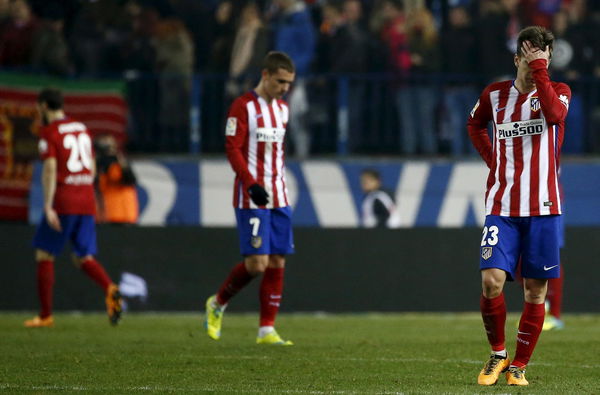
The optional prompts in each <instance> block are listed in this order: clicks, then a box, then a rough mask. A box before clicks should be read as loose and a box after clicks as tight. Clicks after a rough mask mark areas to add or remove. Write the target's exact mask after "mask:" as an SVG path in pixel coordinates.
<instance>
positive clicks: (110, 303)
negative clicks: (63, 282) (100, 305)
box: [71, 215, 122, 325]
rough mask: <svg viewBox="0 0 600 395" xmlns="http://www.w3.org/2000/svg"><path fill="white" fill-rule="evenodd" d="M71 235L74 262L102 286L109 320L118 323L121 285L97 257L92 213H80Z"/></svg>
mask: <svg viewBox="0 0 600 395" xmlns="http://www.w3.org/2000/svg"><path fill="white" fill-rule="evenodd" d="M77 217H79V218H78V221H77V224H76V227H75V229H74V232H73V234H72V236H71V242H72V244H73V251H74V252H73V256H72V258H73V263H74V264H75V266H77V267H78V268H79V269H81V271H82V272H83V273H85V274H86V275H87V276H88V277H89V278H91V279H92V280H93V281H94V282H95V283H96V284H98V285H99V286H100V288H102V290H103V292H104V297H105V299H104V301H105V304H106V312H107V314H108V319H109V322H110V323H111V324H113V325H116V324H117V323H118V322H119V320H120V319H121V313H122V300H121V294H120V293H119V287H118V286H117V285H116V284H115V283H114V282H113V281H112V280H111V278H110V276H109V275H108V273H107V272H106V269H105V268H104V267H103V266H102V264H100V262H98V260H97V259H96V258H95V255H96V253H97V245H96V224H95V220H94V217H93V216H92V215H79V216H77Z"/></svg>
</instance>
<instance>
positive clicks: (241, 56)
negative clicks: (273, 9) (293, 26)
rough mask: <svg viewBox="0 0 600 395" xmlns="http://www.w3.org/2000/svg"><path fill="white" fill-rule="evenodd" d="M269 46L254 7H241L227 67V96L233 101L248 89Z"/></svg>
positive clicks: (258, 11) (249, 5)
mask: <svg viewBox="0 0 600 395" xmlns="http://www.w3.org/2000/svg"><path fill="white" fill-rule="evenodd" d="M268 47H269V32H268V30H267V28H266V27H265V26H264V24H263V22H262V20H261V15H260V10H259V9H258V5H257V4H256V3H254V2H249V3H248V4H246V5H245V6H244V8H242V11H241V15H240V23H239V25H238V28H237V31H236V34H235V40H234V43H233V50H232V52H231V65H230V66H229V81H228V83H227V87H226V90H227V95H228V97H229V98H230V99H232V100H233V99H234V98H236V97H237V96H239V95H241V94H242V93H244V92H246V91H248V90H250V89H251V88H252V87H253V86H254V84H255V83H256V81H255V76H256V75H258V74H259V73H260V69H261V66H262V61H263V59H264V57H265V55H266V54H267V51H268Z"/></svg>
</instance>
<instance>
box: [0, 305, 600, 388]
mask: <svg viewBox="0 0 600 395" xmlns="http://www.w3.org/2000/svg"><path fill="white" fill-rule="evenodd" d="M29 317H30V315H28V314H22V313H19V314H17V313H1V314H0V392H6V393H19V394H20V393H54V392H63V393H65V392H66V393H71V392H79V393H82V392H83V393H140V392H156V393H216V394H222V393H223V394H224V393H246V394H264V393H284V394H442V393H444V394H487V393H493V394H499V393H502V394H507V393H512V394H517V393H519V394H592V393H594V394H599V393H600V374H599V373H598V372H599V371H600V362H599V359H598V355H599V351H600V316H598V315H567V316H566V317H565V322H566V328H565V329H564V330H563V331H558V332H544V333H543V334H542V337H541V339H540V342H539V343H538V347H537V349H536V352H535V354H534V356H533V359H532V361H531V363H530V365H529V367H528V370H527V378H528V380H529V381H530V383H531V384H530V386H529V387H527V388H517V387H508V386H507V385H506V381H505V379H504V377H501V379H500V381H499V382H498V384H497V385H496V386H493V387H480V386H478V385H477V384H476V377H477V374H478V372H479V370H480V369H481V365H482V363H483V361H484V360H485V359H486V358H487V356H488V346H487V342H486V340H485V338H484V332H483V329H482V324H481V320H480V317H479V315H478V314H475V313H472V314H355V315H323V314H322V315H318V314H317V315H316V314H282V315H281V316H280V317H279V319H278V330H279V332H280V334H281V335H282V336H283V337H284V338H289V339H291V340H293V341H294V342H295V343H296V345H295V346H293V347H277V346H257V345H256V344H255V336H256V324H257V314H233V313H227V314H226V315H225V318H224V327H223V337H222V339H221V340H220V341H213V340H211V339H209V338H208V337H207V336H206V335H205V333H204V330H203V329H202V325H201V322H202V317H201V314H200V313H198V314H160V313H156V314H129V315H126V316H125V317H124V319H123V321H122V323H121V324H120V325H119V326H118V327H114V328H113V327H110V326H109V325H108V322H107V319H106V317H105V316H104V315H101V314H58V315H56V316H55V327H54V328H51V329H24V328H22V327H21V325H22V322H23V320H24V319H26V318H29ZM516 319H517V316H516V315H510V316H509V320H508V322H507V338H508V350H509V353H510V354H512V353H513V352H514V333H515V331H516V328H515V321H516Z"/></svg>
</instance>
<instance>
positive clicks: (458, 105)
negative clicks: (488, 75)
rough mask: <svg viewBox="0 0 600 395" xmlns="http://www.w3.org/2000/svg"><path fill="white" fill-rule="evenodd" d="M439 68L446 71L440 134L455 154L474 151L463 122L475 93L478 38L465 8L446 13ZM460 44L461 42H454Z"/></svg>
mask: <svg viewBox="0 0 600 395" xmlns="http://www.w3.org/2000/svg"><path fill="white" fill-rule="evenodd" d="M440 42H441V50H442V70H443V71H444V73H446V78H447V80H446V88H445V90H444V122H443V129H442V133H443V135H444V137H445V139H446V140H448V142H449V143H450V153H451V154H452V155H454V156H457V157H458V156H461V155H463V154H466V153H468V154H475V152H476V151H475V148H474V147H473V145H472V144H471V142H470V141H468V139H467V134H466V133H465V125H466V124H467V116H468V114H469V113H470V112H471V108H472V107H473V103H475V102H476V101H477V92H476V90H475V87H474V84H475V82H476V81H474V80H473V76H474V75H477V71H478V70H479V67H478V60H479V57H478V56H477V41H476V37H475V31H474V29H473V26H472V24H471V20H470V16H469V13H468V11H467V9H466V8H465V7H453V8H451V9H450V12H449V14H448V28H447V29H446V30H445V31H444V32H443V34H442V35H441V41H440ZM458 43H460V45H457V44H458Z"/></svg>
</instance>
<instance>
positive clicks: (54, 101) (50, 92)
mask: <svg viewBox="0 0 600 395" xmlns="http://www.w3.org/2000/svg"><path fill="white" fill-rule="evenodd" d="M37 101H38V103H45V104H46V106H48V109H49V110H60V109H62V108H63V102H64V100H63V95H62V92H61V91H60V89H57V88H45V89H42V91H41V92H40V94H39V95H38V99H37Z"/></svg>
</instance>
